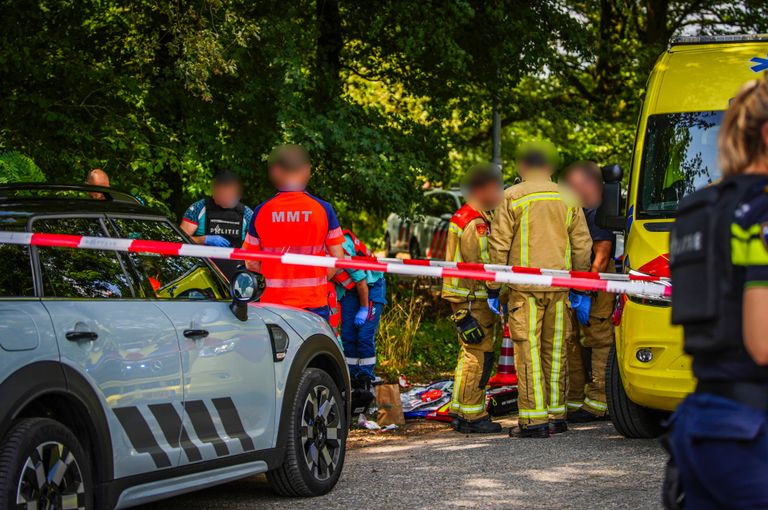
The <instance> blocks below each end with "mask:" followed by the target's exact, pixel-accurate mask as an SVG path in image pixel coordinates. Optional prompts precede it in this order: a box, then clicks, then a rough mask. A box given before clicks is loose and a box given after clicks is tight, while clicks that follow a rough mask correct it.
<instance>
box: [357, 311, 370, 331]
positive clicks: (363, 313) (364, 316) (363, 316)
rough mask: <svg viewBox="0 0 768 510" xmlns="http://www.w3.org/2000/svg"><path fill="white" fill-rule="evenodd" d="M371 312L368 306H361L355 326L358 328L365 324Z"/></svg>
mask: <svg viewBox="0 0 768 510" xmlns="http://www.w3.org/2000/svg"><path fill="white" fill-rule="evenodd" d="M369 312H370V308H368V307H367V306H361V307H360V309H359V310H358V311H357V313H356V314H355V326H357V327H358V328H359V327H360V326H362V325H363V324H365V322H366V321H367V320H368V313H369Z"/></svg>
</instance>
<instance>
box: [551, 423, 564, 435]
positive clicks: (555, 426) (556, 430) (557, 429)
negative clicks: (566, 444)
mask: <svg viewBox="0 0 768 510" xmlns="http://www.w3.org/2000/svg"><path fill="white" fill-rule="evenodd" d="M563 432H568V424H567V423H566V422H565V420H552V421H551V422H549V435H554V434H562V433H563Z"/></svg>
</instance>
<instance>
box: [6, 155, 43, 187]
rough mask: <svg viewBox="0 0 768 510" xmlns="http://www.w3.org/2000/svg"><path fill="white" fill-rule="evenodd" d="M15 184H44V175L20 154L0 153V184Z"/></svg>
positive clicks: (26, 157)
mask: <svg viewBox="0 0 768 510" xmlns="http://www.w3.org/2000/svg"><path fill="white" fill-rule="evenodd" d="M15 182H45V174H44V173H43V171H42V170H40V168H39V167H38V166H37V165H36V164H35V162H34V161H32V158H30V157H29V156H25V155H24V154H21V153H20V152H16V151H9V152H0V184H10V183H15Z"/></svg>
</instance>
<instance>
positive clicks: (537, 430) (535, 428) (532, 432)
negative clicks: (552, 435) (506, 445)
mask: <svg viewBox="0 0 768 510" xmlns="http://www.w3.org/2000/svg"><path fill="white" fill-rule="evenodd" d="M509 437H519V438H522V439H546V438H548V437H549V424H547V425H529V426H527V427H526V426H522V427H518V428H517V429H514V428H511V429H509Z"/></svg>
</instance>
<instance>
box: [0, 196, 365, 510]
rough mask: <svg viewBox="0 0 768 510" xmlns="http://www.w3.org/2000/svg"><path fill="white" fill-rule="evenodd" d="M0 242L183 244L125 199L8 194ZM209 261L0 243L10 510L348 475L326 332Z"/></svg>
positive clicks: (289, 491) (340, 363)
mask: <svg viewBox="0 0 768 510" xmlns="http://www.w3.org/2000/svg"><path fill="white" fill-rule="evenodd" d="M0 229H1V230H16V231H27V232H49V233H61V234H74V235H88V236H97V237H122V238H140V239H154V240H163V241H172V242H185V241H186V238H185V237H184V236H183V235H182V234H181V233H180V232H179V231H178V229H177V228H176V226H175V225H174V224H173V223H171V222H170V221H169V220H168V219H167V218H165V217H164V216H161V215H159V214H157V213H155V212H153V211H152V210H151V209H148V208H146V207H144V206H143V205H141V204H140V203H139V201H138V200H137V199H135V198H134V197H133V196H131V195H130V194H127V193H122V192H119V191H116V190H114V189H108V188H94V187H85V186H43V185H37V186H34V185H26V186H20V185H16V186H4V187H0ZM263 285H264V282H263V278H262V277H261V276H260V275H256V274H253V273H249V272H241V273H238V274H237V275H236V277H235V278H233V282H232V284H231V285H230V284H228V283H227V282H226V280H225V279H224V278H223V277H222V276H221V274H220V273H219V272H218V270H217V269H216V268H215V267H214V266H213V264H211V262H210V261H209V260H206V259H201V258H195V257H160V256H153V255H146V254H125V253H116V252H111V251H95V250H72V249H67V248H54V247H31V248H30V247H27V246H19V245H2V244H0V350H1V352H2V356H0V438H2V439H0V510H5V509H11V508H13V509H24V508H26V509H42V508H45V509H95V508H98V509H102V508H107V509H110V508H127V507H131V506H134V505H139V504H142V503H147V502H150V501H154V500H158V499H162V498H166V497H169V496H173V495H177V494H181V493H184V492H189V491H193V490H196V489H200V488H203V487H208V486H212V485H216V484H220V483H224V482H228V481H231V480H235V479H239V478H243V477H247V476H251V475H254V474H257V473H266V476H267V478H268V479H269V481H270V482H271V484H272V486H273V487H274V489H275V490H276V491H277V492H278V493H280V494H283V495H288V496H314V495H319V494H324V493H327V492H328V491H330V490H331V489H332V488H333V487H334V485H335V484H336V482H337V481H338V479H339V475H340V473H341V470H342V467H343V465H344V455H345V445H346V438H347V429H348V424H349V407H348V399H347V396H348V395H349V394H350V387H349V375H348V372H347V368H346V364H345V363H344V356H343V354H342V351H341V348H340V346H339V344H338V342H337V340H336V339H335V335H334V334H333V331H332V330H331V329H330V328H329V326H328V325H327V324H326V323H325V321H323V320H322V319H321V318H319V317H317V316H315V315H313V314H310V313H308V312H304V311H300V310H296V309H292V308H287V307H278V306H267V305H261V304H257V303H256V301H257V300H258V297H259V295H260V293H261V291H263Z"/></svg>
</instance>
